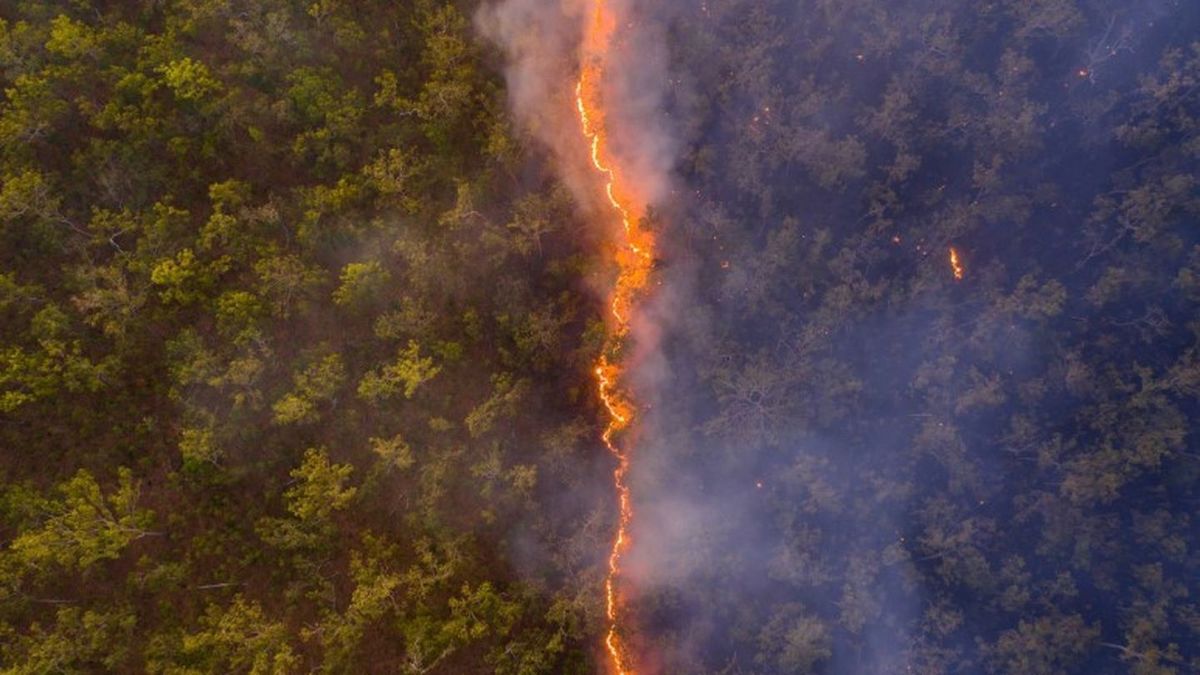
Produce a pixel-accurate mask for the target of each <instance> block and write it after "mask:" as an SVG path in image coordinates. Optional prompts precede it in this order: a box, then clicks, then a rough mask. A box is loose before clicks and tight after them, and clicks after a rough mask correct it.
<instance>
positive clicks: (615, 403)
mask: <svg viewBox="0 0 1200 675" xmlns="http://www.w3.org/2000/svg"><path fill="white" fill-rule="evenodd" d="M616 29H617V20H616V17H615V15H614V14H613V11H612V10H611V8H609V7H608V5H607V4H606V0H594V3H593V5H592V13H591V15H590V17H589V21H588V24H587V26H586V28H585V30H584V38H583V45H582V54H581V60H580V69H579V80H578V82H577V83H576V84H575V107H576V109H577V110H578V112H579V124H580V128H581V130H582V132H583V137H584V139H585V141H586V142H587V143H588V145H589V146H590V155H591V161H592V166H593V167H594V168H595V170H596V172H597V173H598V174H600V176H601V177H602V179H603V181H604V194H605V197H606V198H607V199H608V204H609V206H610V207H611V209H612V211H613V214H614V215H615V216H616V217H617V219H619V220H620V222H621V231H620V245H619V246H618V248H617V249H616V251H615V252H614V255H613V257H614V262H615V263H616V266H617V279H616V282H615V283H614V285H613V288H612V290H611V292H610V296H609V309H610V311H611V312H612V316H613V322H612V323H611V324H610V330H609V335H608V339H607V341H606V345H605V350H604V354H605V355H601V356H600V357H599V358H598V359H597V360H596V365H595V375H596V387H597V394H598V395H599V398H600V400H601V402H602V403H603V404H604V408H605V410H606V411H607V413H608V422H607V424H606V425H605V428H604V433H603V434H602V435H601V439H602V440H603V441H604V446H605V447H606V448H608V450H609V452H611V453H612V454H613V456H614V457H615V458H616V460H617V467H616V468H615V469H614V470H613V487H614V489H615V491H616V494H617V502H618V507H619V511H618V518H617V531H616V535H615V536H614V537H613V542H612V547H611V548H610V549H609V554H608V574H607V576H606V577H605V580H604V599H605V611H606V615H607V617H608V631H607V633H606V635H605V638H604V646H605V649H607V650H608V656H609V660H610V661H611V664H612V669H613V671H614V672H615V673H617V675H632V673H633V671H632V669H631V667H630V666H629V664H628V656H627V654H626V650H625V647H624V645H623V644H622V642H621V635H620V608H619V604H620V603H619V598H618V593H617V581H618V579H619V577H620V574H621V556H622V555H623V554H624V552H625V549H626V548H627V547H628V546H629V525H630V523H631V522H632V520H633V503H632V501H631V499H630V495H629V486H628V484H627V483H626V476H627V474H628V473H629V455H628V453H627V450H623V449H622V448H621V447H620V446H619V445H617V443H616V441H614V440H613V437H614V436H615V435H616V434H617V433H618V432H620V431H621V430H623V429H625V428H626V427H628V426H629V425H630V424H631V423H632V422H633V418H634V409H633V406H632V405H631V403H630V402H629V401H628V400H627V399H625V398H624V397H623V396H622V395H621V394H620V393H619V392H618V391H617V389H616V387H617V383H618V382H619V380H620V379H621V376H622V374H623V371H622V369H621V366H620V365H619V364H617V363H612V362H610V361H609V359H608V356H607V354H608V353H610V352H614V353H615V352H616V351H617V348H618V347H619V346H620V343H621V341H622V339H623V338H624V337H625V336H626V335H627V334H628V333H629V325H630V324H629V321H630V314H631V311H632V309H633V304H634V301H635V300H636V299H637V297H638V295H639V294H640V293H641V292H642V291H643V290H644V289H645V287H646V285H647V283H648V282H649V279H650V272H651V270H652V268H653V263H654V238H653V236H651V234H650V233H649V232H646V231H644V230H642V229H641V228H640V227H639V225H638V221H639V219H640V216H641V211H642V208H641V207H640V206H639V205H638V204H637V201H636V200H635V199H634V197H633V196H632V195H631V194H630V193H629V192H628V190H627V189H626V187H625V183H624V181H625V177H624V176H623V175H621V173H620V170H619V168H618V167H616V165H615V163H614V162H612V160H611V158H610V157H609V155H608V148H607V137H606V131H607V130H606V128H605V119H604V106H603V100H602V96H601V81H602V80H603V76H604V66H605V62H606V61H607V56H608V53H609V51H610V49H611V48H612V40H613V36H614V33H615V32H616Z"/></svg>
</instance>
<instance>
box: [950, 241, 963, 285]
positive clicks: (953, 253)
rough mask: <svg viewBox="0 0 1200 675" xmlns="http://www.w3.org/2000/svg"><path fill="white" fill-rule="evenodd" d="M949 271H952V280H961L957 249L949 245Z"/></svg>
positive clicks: (961, 271)
mask: <svg viewBox="0 0 1200 675" xmlns="http://www.w3.org/2000/svg"><path fill="white" fill-rule="evenodd" d="M950 271H951V272H954V280H955V281H962V278H963V266H962V261H961V260H959V258H958V249H956V248H954V247H953V246H951V247H950Z"/></svg>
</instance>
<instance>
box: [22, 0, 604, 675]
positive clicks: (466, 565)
mask: <svg viewBox="0 0 1200 675" xmlns="http://www.w3.org/2000/svg"><path fill="white" fill-rule="evenodd" d="M470 12H471V8H470V7H459V6H457V5H455V4H453V3H448V2H441V1H439V0H417V1H415V2H343V1H341V0H320V1H319V2H312V3H309V2H303V3H299V2H289V1H286V0H261V1H256V2H251V3H243V2H231V1H228V0H177V1H171V2H137V1H130V2H80V1H75V0H72V1H67V0H63V1H62V2H46V1H41V0H37V1H35V0H29V1H24V0H21V1H18V2H12V3H2V4H0V89H2V90H3V92H4V93H3V97H2V98H0V185H2V188H0V242H2V246H0V448H3V452H2V453H0V477H2V478H3V490H2V492H0V537H2V540H3V542H4V547H3V550H2V552H0V645H2V646H0V663H3V664H5V666H6V667H8V668H10V669H11V672H21V673H49V672H95V671H120V672H163V673H167V672H170V673H183V672H189V673H190V672H255V673H267V672H272V673H275V672H278V673H283V672H309V671H312V670H314V669H317V670H323V671H329V672H347V671H350V670H351V669H355V668H359V669H361V668H364V667H366V668H368V670H371V671H373V672H388V673H396V672H408V673H424V672H493V671H494V672H505V673H561V672H578V671H580V670H581V669H584V668H585V666H584V663H585V654H586V653H587V651H588V650H590V649H591V648H592V643H591V641H590V639H589V637H588V636H587V635H585V634H584V626H585V625H586V624H585V622H586V621H589V620H590V619H588V613H589V612H593V611H595V608H596V605H595V603H596V600H597V598H596V597H595V594H594V590H595V588H596V586H595V584H596V583H597V579H596V578H595V576H594V575H595V574H596V571H595V567H594V564H593V563H594V562H595V561H594V556H598V555H599V553H598V552H599V551H601V550H602V549H603V546H604V540H605V538H606V536H607V530H606V528H605V527H604V523H605V522H606V520H605V518H604V517H597V516H596V515H595V513H596V512H599V513H601V514H603V513H605V512H606V511H605V509H608V508H610V507H609V505H608V502H607V500H604V499H603V497H604V496H605V495H603V494H602V493H599V492H596V493H587V494H585V495H584V496H581V497H580V498H579V499H578V500H577V501H576V502H574V503H573V505H572V504H565V503H562V502H558V501H556V502H554V503H553V504H547V503H546V500H547V499H549V498H554V499H557V496H558V495H560V494H563V493H564V492H566V491H567V487H568V486H570V485H572V484H575V483H578V482H579V481H580V480H581V478H580V476H582V475H586V472H588V471H589V470H592V469H593V467H592V461H593V459H599V458H600V457H601V455H600V454H599V453H598V452H597V451H596V449H595V447H594V442H593V441H592V440H591V439H593V438H594V436H595V433H596V431H595V429H596V428H597V427H596V424H597V422H596V417H595V415H594V413H593V411H592V410H591V406H592V405H593V404H592V403H591V402H590V399H589V398H588V395H589V394H590V388H584V387H587V386H588V379H587V378H588V363H589V361H590V359H591V357H592V355H593V354H594V352H595V349H596V347H595V345H596V344H597V343H596V335H595V334H596V331H597V327H596V325H595V322H596V317H597V316H598V313H597V312H596V311H594V308H593V307H592V304H593V301H592V300H591V299H590V296H589V295H588V293H587V292H586V291H585V288H584V284H583V283H582V279H584V278H586V277H587V276H589V275H591V274H593V270H592V269H591V268H590V266H591V265H593V264H594V262H593V261H590V260H589V258H588V257H586V256H584V255H582V254H581V251H584V250H586V249H587V247H588V246H589V242H588V241H586V239H585V238H583V237H580V236H578V234H577V233H575V232H573V231H572V230H573V228H572V227H571V225H572V215H571V214H572V206H571V202H570V199H569V198H568V197H566V196H565V194H564V192H563V190H562V188H561V187H558V186H557V185H556V184H555V183H553V182H549V181H547V180H546V179H545V177H544V176H545V175H546V174H545V172H541V171H538V170H534V169H530V168H529V167H530V166H536V164H531V162H530V158H529V157H527V156H526V155H525V154H524V152H525V151H524V150H522V148H521V144H520V142H519V140H518V139H517V138H515V136H514V134H513V133H512V132H511V131H510V130H509V124H508V123H507V121H506V115H505V113H504V96H503V90H502V87H501V86H500V84H499V81H498V79H497V77H496V75H495V73H494V71H493V70H489V69H487V68H483V67H482V65H481V51H480V47H479V46H478V44H477V41H476V39H475V37H474V36H473V33H472V29H471V25H470V20H469V16H470ZM589 495H594V497H595V498H594V499H593V498H592V496H589ZM548 496H549V497H548ZM577 539H578V540H581V543H577V544H576V543H572V542H574V541H575V540H577ZM593 551H595V552H596V553H593ZM567 580H569V581H570V582H571V583H569V584H567V583H564V582H565V581H567ZM6 672H8V671H6Z"/></svg>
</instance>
